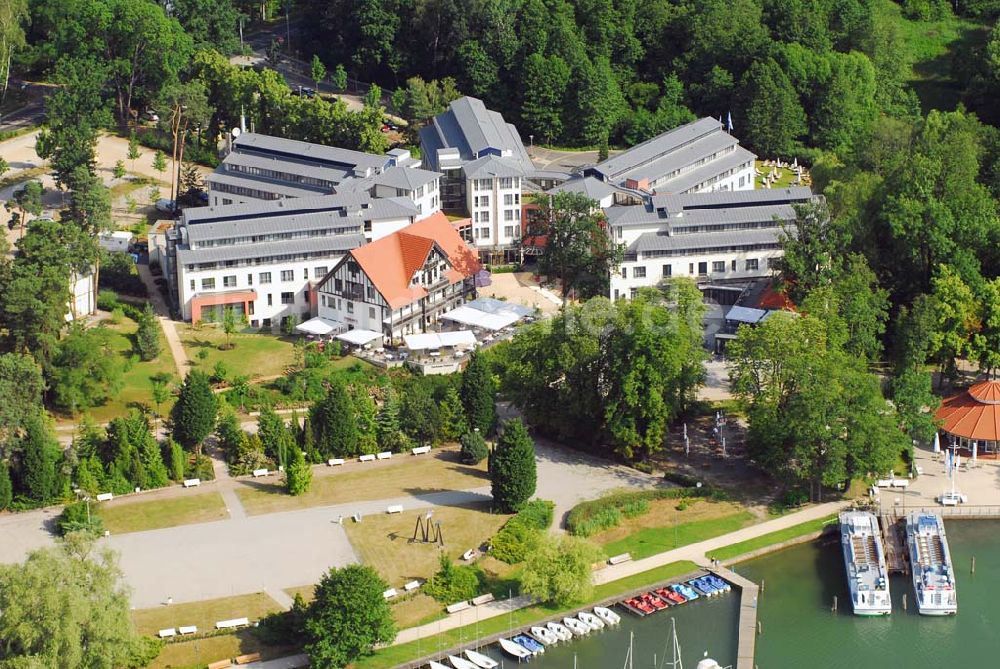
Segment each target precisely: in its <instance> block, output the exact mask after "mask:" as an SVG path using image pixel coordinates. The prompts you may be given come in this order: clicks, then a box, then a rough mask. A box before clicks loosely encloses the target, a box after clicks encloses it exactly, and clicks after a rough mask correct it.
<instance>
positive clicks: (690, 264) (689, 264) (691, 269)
mask: <svg viewBox="0 0 1000 669" xmlns="http://www.w3.org/2000/svg"><path fill="white" fill-rule="evenodd" d="M688 274H694V263H693V262H689V263H688Z"/></svg>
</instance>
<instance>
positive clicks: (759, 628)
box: [757, 620, 764, 634]
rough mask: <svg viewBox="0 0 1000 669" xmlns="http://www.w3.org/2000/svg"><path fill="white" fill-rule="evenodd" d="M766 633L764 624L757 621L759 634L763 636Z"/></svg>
mask: <svg viewBox="0 0 1000 669" xmlns="http://www.w3.org/2000/svg"><path fill="white" fill-rule="evenodd" d="M763 632H764V623H762V622H761V621H759V620H758V621H757V634H762V633H763Z"/></svg>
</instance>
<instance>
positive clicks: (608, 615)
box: [594, 606, 622, 625]
mask: <svg viewBox="0 0 1000 669" xmlns="http://www.w3.org/2000/svg"><path fill="white" fill-rule="evenodd" d="M594 615H595V616H597V617H598V618H600V619H601V620H603V621H604V622H605V624H608V625H617V624H618V623H620V622H621V621H622V617H621V616H620V615H618V614H617V613H615V612H614V611H612V610H611V609H609V608H607V607H604V606H595V607H594Z"/></svg>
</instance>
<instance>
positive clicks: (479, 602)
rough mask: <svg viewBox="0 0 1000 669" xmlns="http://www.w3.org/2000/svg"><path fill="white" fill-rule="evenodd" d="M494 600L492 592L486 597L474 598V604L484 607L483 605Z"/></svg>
mask: <svg viewBox="0 0 1000 669" xmlns="http://www.w3.org/2000/svg"><path fill="white" fill-rule="evenodd" d="M493 599H494V597H493V593H492V592H487V593H486V594H485V595H479V596H478V597H473V598H472V604H473V605H474V606H482V605H483V604H489V603H490V602H492V601H493Z"/></svg>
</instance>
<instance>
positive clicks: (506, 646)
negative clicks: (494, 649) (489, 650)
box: [431, 638, 534, 669]
mask: <svg viewBox="0 0 1000 669" xmlns="http://www.w3.org/2000/svg"><path fill="white" fill-rule="evenodd" d="M497 643H498V644H500V649H501V650H502V651H503V652H505V653H507V654H508V655H510V656H511V657H513V658H516V659H518V660H523V659H525V658H528V657H531V656H532V655H533V654H534V653H532V652H531V651H530V650H528V649H527V648H525V647H524V646H522V645H521V644H519V643H516V642H514V641H511V640H510V639H503V638H501V639H499V640H497ZM431 669H437V667H432V668H431Z"/></svg>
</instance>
